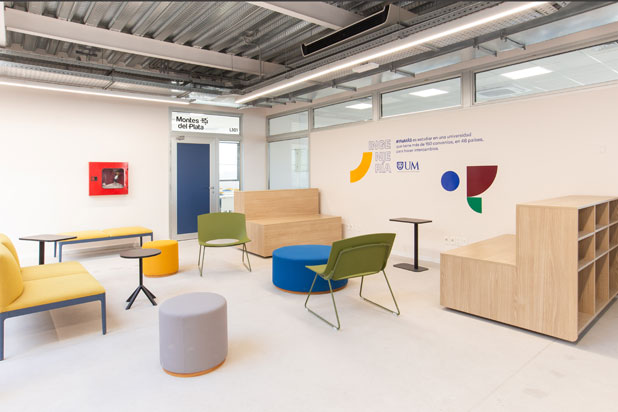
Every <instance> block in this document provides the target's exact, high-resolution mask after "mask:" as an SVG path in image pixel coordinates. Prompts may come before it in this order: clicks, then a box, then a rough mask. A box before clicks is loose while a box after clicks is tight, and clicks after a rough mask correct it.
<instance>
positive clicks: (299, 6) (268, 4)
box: [248, 1, 362, 30]
mask: <svg viewBox="0 0 618 412" xmlns="http://www.w3.org/2000/svg"><path fill="white" fill-rule="evenodd" d="M248 3H250V4H253V5H254V6H258V7H262V8H265V9H268V10H272V11H275V12H277V13H281V14H285V15H286V16H291V17H295V18H297V19H300V20H304V21H308V22H309V23H313V24H317V25H318V26H323V27H328V28H329V29H333V30H339V29H342V28H344V27H345V26H349V25H350V24H352V23H356V22H357V21H359V20H361V19H362V17H361V16H359V15H357V14H354V13H351V12H349V11H347V10H344V9H341V8H339V7H337V6H331V5H330V4H327V3H323V2H321V1H249V2H248Z"/></svg>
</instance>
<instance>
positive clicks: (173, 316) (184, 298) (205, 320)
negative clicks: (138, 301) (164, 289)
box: [159, 292, 227, 377]
mask: <svg viewBox="0 0 618 412" xmlns="http://www.w3.org/2000/svg"><path fill="white" fill-rule="evenodd" d="M159 350H160V359H161V367H163V370H164V371H165V372H167V373H169V374H170V375H173V376H181V377H190V376H199V375H203V374H205V373H208V372H211V371H213V370H215V369H217V368H218V367H219V366H221V365H222V364H223V362H224V361H225V357H226V356H227V302H226V301H225V298H224V297H223V296H221V295H217V294H216V293H208V292H202V293H187V294H185V295H180V296H176V297H174V298H171V299H168V300H166V301H165V302H163V303H162V304H161V305H160V306H159Z"/></svg>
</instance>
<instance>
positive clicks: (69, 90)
mask: <svg viewBox="0 0 618 412" xmlns="http://www.w3.org/2000/svg"><path fill="white" fill-rule="evenodd" d="M0 85H3V86H15V87H25V88H28V89H39V90H50V91H53V92H64V93H74V94H86V95H91V96H103V97H116V98H119V99H130V100H145V101H149V102H158V103H168V104H190V102H187V101H183V100H174V99H158V98H156V97H145V96H132V95H130V94H124V93H123V94H120V93H108V92H96V91H90V90H80V89H78V88H76V87H72V88H69V87H55V86H43V85H39V84H35V83H20V82H7V81H3V80H0Z"/></svg>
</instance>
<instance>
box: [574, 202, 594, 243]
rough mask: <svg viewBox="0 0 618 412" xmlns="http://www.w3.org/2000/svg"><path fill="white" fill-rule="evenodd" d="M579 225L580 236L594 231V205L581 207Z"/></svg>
mask: <svg viewBox="0 0 618 412" xmlns="http://www.w3.org/2000/svg"><path fill="white" fill-rule="evenodd" d="M578 226H579V237H582V236H586V235H587V234H589V233H592V232H594V229H595V226H594V206H591V207H586V208H583V209H579V213H578Z"/></svg>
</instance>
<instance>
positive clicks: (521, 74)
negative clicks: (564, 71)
mask: <svg viewBox="0 0 618 412" xmlns="http://www.w3.org/2000/svg"><path fill="white" fill-rule="evenodd" d="M547 73H551V70H548V69H546V68H545V67H541V66H534V67H529V68H527V69H521V70H515V71H514V72H508V73H502V75H503V76H504V77H508V78H509V79H512V80H519V79H525V78H526V77H532V76H539V75H541V74H547Z"/></svg>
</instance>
